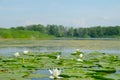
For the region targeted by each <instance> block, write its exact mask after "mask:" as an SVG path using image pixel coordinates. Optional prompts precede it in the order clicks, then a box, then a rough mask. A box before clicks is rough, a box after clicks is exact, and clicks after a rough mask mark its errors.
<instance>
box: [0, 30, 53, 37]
mask: <svg viewBox="0 0 120 80" xmlns="http://www.w3.org/2000/svg"><path fill="white" fill-rule="evenodd" d="M0 38H1V39H52V38H54V36H52V35H48V34H44V33H41V32H38V31H28V30H14V29H0Z"/></svg>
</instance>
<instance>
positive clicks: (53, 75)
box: [49, 68, 62, 79]
mask: <svg viewBox="0 0 120 80" xmlns="http://www.w3.org/2000/svg"><path fill="white" fill-rule="evenodd" d="M49 72H50V73H51V74H52V76H50V78H54V79H55V78H62V77H59V75H60V74H61V70H58V69H57V68H55V69H53V70H50V69H49Z"/></svg>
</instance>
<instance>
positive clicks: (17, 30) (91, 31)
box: [0, 24, 120, 39]
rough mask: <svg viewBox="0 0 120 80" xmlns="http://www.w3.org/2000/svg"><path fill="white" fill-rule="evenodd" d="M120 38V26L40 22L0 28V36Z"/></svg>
mask: <svg viewBox="0 0 120 80" xmlns="http://www.w3.org/2000/svg"><path fill="white" fill-rule="evenodd" d="M51 37H52V38H53V37H68V38H74V37H76V38H120V26H105V27H104V26H95V27H88V28H75V27H65V26H63V25H47V26H44V25H42V24H36V25H28V26H17V27H11V28H9V29H6V28H0V38H35V39H36V38H37V39H38V38H45V39H47V38H51Z"/></svg>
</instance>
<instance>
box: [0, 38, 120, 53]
mask: <svg viewBox="0 0 120 80" xmlns="http://www.w3.org/2000/svg"><path fill="white" fill-rule="evenodd" d="M76 49H80V50H81V51H82V52H85V53H90V52H94V51H99V52H102V53H113V54H115V53H116V54H120V41H119V40H117V39H98V40H97V39H92V40H83V39H82V40H0V55H11V54H14V53H15V52H23V51H24V50H29V51H30V52H62V53H63V55H66V54H70V53H72V52H74V51H75V50H76Z"/></svg>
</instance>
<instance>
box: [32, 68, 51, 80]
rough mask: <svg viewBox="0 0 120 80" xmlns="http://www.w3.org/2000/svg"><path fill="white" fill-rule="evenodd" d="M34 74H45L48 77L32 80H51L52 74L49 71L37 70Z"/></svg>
mask: <svg viewBox="0 0 120 80" xmlns="http://www.w3.org/2000/svg"><path fill="white" fill-rule="evenodd" d="M33 74H44V75H46V76H47V77H43V78H31V80H51V79H50V78H49V76H50V73H49V71H48V70H47V69H40V70H37V71H36V72H34V73H33Z"/></svg>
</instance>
